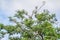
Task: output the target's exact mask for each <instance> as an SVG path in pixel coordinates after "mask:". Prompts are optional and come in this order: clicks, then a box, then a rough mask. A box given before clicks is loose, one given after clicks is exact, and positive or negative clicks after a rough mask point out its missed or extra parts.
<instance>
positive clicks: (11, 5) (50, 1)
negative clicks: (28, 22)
mask: <svg viewBox="0 0 60 40" xmlns="http://www.w3.org/2000/svg"><path fill="white" fill-rule="evenodd" d="M42 1H45V2H46V4H45V6H44V7H43V8H41V10H42V9H48V10H49V11H50V12H53V13H56V16H57V19H58V21H59V22H60V0H0V23H4V24H9V21H8V16H13V15H14V14H15V13H16V10H18V9H25V10H27V11H28V12H31V11H32V10H33V9H34V7H35V6H38V7H40V6H41V5H42ZM7 35H8V34H7ZM7 35H6V36H7ZM2 40H7V39H6V37H5V38H3V39H2Z"/></svg>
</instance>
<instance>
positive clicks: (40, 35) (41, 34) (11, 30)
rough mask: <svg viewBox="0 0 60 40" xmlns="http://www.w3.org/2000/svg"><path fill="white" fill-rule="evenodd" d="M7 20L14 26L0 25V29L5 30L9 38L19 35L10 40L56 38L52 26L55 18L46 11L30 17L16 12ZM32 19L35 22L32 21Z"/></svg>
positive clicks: (47, 39) (46, 39) (23, 11)
mask: <svg viewBox="0 0 60 40" xmlns="http://www.w3.org/2000/svg"><path fill="white" fill-rule="evenodd" d="M24 15H25V16H27V17H28V18H26V17H25V16H24ZM9 18H10V21H11V22H14V23H16V25H15V26H12V25H7V26H4V25H3V24H0V29H5V30H7V33H8V34H9V35H10V36H11V35H13V34H15V33H17V34H18V33H19V34H20V35H21V36H20V37H15V38H12V37H10V40H57V38H58V36H57V32H56V29H55V28H54V26H53V24H54V23H55V22H56V21H57V20H56V16H55V14H51V13H49V11H48V10H44V11H43V12H39V13H37V12H36V13H32V15H28V13H27V12H26V11H25V10H21V11H20V10H18V11H17V13H16V14H15V15H14V16H13V17H9ZM34 18H35V19H36V20H34ZM5 34H6V33H5ZM59 37H60V36H59Z"/></svg>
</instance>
